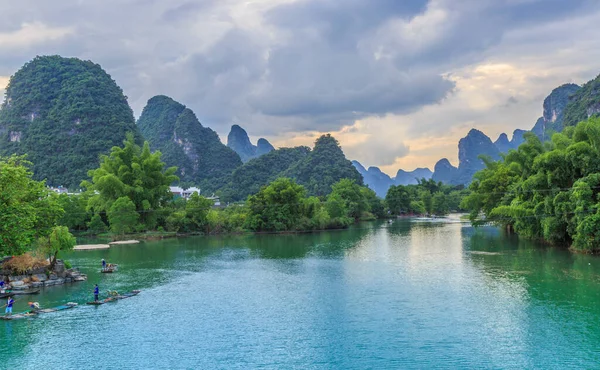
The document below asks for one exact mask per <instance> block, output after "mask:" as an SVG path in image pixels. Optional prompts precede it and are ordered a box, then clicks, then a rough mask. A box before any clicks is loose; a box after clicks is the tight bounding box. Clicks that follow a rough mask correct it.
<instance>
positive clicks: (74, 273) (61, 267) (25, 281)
mask: <svg viewBox="0 0 600 370" xmlns="http://www.w3.org/2000/svg"><path fill="white" fill-rule="evenodd" d="M0 275H1V277H2V278H3V279H4V281H8V282H9V289H10V290H12V291H23V290H29V289H35V288H41V287H46V286H54V285H62V284H66V283H74V282H78V281H85V280H87V275H85V274H82V273H81V272H79V269H77V268H72V269H67V268H66V267H65V264H64V262H63V261H61V260H57V261H56V264H55V265H54V269H53V270H52V271H50V272H49V271H48V270H47V269H46V268H45V267H40V268H37V269H34V270H31V271H27V272H26V273H25V274H21V275H15V274H13V273H12V272H11V271H8V270H4V269H3V270H0Z"/></svg>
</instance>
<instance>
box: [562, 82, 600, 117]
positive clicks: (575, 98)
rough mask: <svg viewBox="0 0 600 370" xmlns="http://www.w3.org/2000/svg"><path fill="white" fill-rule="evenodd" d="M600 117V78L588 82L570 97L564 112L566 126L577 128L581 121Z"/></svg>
mask: <svg viewBox="0 0 600 370" xmlns="http://www.w3.org/2000/svg"><path fill="white" fill-rule="evenodd" d="M598 115H600V76H598V77H596V78H595V79H593V80H591V81H589V82H587V83H586V84H585V85H583V87H582V88H581V89H579V90H577V91H576V92H575V93H574V94H572V95H571V96H570V97H569V103H568V104H567V107H566V108H565V110H564V123H563V124H564V126H565V127H566V126H575V125H577V124H578V123H579V122H581V121H585V120H586V119H588V118H590V117H593V116H598Z"/></svg>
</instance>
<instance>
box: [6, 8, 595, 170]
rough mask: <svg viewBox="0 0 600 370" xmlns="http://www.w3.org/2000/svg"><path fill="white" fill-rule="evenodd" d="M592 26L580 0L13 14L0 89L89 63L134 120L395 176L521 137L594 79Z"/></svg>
mask: <svg viewBox="0 0 600 370" xmlns="http://www.w3.org/2000/svg"><path fill="white" fill-rule="evenodd" d="M132 15H135V16H132ZM598 22H600V4H598V2H596V1H591V0H570V1H564V0H402V1H399V0H345V1H338V0H254V1H246V0H172V1H159V0H127V1H123V0H105V1H103V2H85V1H80V0H61V1H59V2H39V1H36V0H21V1H19V2H7V4H5V6H4V7H3V12H2V13H0V75H2V76H6V75H11V74H13V73H14V72H15V71H16V70H17V69H18V68H19V67H20V66H21V65H23V64H24V63H25V62H27V61H28V60H30V59H32V58H33V57H35V55H42V54H61V55H65V56H76V57H79V58H82V59H90V60H93V61H94V62H97V63H99V64H100V65H102V66H103V67H104V68H105V69H106V70H107V71H108V72H109V73H110V74H111V75H112V76H113V78H114V79H115V80H116V81H117V83H118V84H119V85H120V86H121V87H122V88H123V90H124V91H125V94H126V95H128V97H129V102H130V103H131V104H132V107H133V109H134V112H135V113H136V114H137V115H139V114H140V112H141V110H142V108H143V107H144V105H145V103H146V101H147V100H148V99H149V98H150V97H152V96H154V95H157V94H166V95H169V96H171V97H173V98H174V99H176V100H178V101H180V102H182V103H183V104H186V105H187V106H188V107H190V108H191V109H193V110H194V111H195V113H196V114H197V116H198V117H199V118H200V120H201V121H202V122H203V124H205V125H207V126H210V127H212V128H214V129H216V130H217V132H219V133H220V134H221V136H223V134H226V132H227V130H228V129H229V127H230V125H231V124H232V123H237V124H240V125H242V126H243V127H244V128H245V129H246V130H247V131H248V132H249V134H250V135H252V136H264V137H267V138H269V139H270V140H273V141H274V142H275V144H285V143H290V142H292V141H293V142H294V143H295V142H306V143H308V144H312V142H313V141H314V137H313V135H316V134H319V133H322V132H333V133H334V134H335V135H339V136H340V138H339V139H340V142H341V143H342V145H343V147H344V149H345V150H346V151H347V152H348V153H349V155H350V154H351V155H352V156H353V157H354V158H355V159H358V160H359V161H364V162H365V163H367V164H369V165H381V166H385V167H386V168H388V169H389V171H390V172H392V173H395V170H393V169H392V168H391V166H395V165H402V166H407V167H408V168H410V167H418V166H423V165H429V166H431V165H433V163H432V162H435V161H434V158H433V155H431V154H430V153H436V154H435V155H437V153H439V154H440V156H447V157H449V158H450V159H451V160H452V157H453V156H454V157H455V156H456V152H455V151H456V144H452V142H453V141H454V142H455V143H456V142H457V140H458V138H460V137H461V136H464V134H466V132H467V131H468V129H470V128H471V127H477V128H479V129H481V130H483V131H484V132H486V133H487V134H488V135H489V136H492V137H496V136H497V135H498V134H499V133H500V132H502V131H506V132H512V130H514V129H515V128H529V127H531V126H532V125H533V123H534V122H535V119H536V118H537V117H538V116H539V115H540V114H541V102H542V100H543V98H544V97H545V96H546V95H547V94H548V93H549V92H550V91H551V90H552V88H554V87H556V86H558V85H560V84H562V83H565V82H571V81H574V82H577V83H581V82H583V81H585V80H587V79H590V78H592V77H594V76H595V75H597V74H598V72H600V68H599V67H598V65H597V60H599V57H600V29H598V27H597V24H598ZM357 122H360V124H359V125H357V124H356V123H357ZM344 128H346V130H348V131H347V132H343V130H344ZM336 137H337V136H336ZM399 138H401V139H399ZM361 140H362V141H361ZM428 143H437V144H436V145H437V146H435V145H434V146H429V147H428V148H427V145H428ZM432 145H433V144H432ZM419 148H424V149H422V150H421V149H419ZM440 148H442V149H440ZM390 163H391V164H390ZM413 164H414V166H413Z"/></svg>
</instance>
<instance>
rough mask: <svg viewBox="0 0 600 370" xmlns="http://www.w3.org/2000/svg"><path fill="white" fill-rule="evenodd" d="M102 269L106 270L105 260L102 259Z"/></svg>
mask: <svg viewBox="0 0 600 370" xmlns="http://www.w3.org/2000/svg"><path fill="white" fill-rule="evenodd" d="M102 270H106V261H105V260H104V258H103V259H102Z"/></svg>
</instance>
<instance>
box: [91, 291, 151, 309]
mask: <svg viewBox="0 0 600 370" xmlns="http://www.w3.org/2000/svg"><path fill="white" fill-rule="evenodd" d="M138 294H140V290H132V291H131V292H128V293H123V294H117V295H114V296H112V297H108V298H105V299H103V300H100V301H92V302H87V303H86V304H89V305H92V306H100V305H103V304H105V303H108V302H116V301H118V300H121V299H125V298H131V297H133V296H136V295H138Z"/></svg>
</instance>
